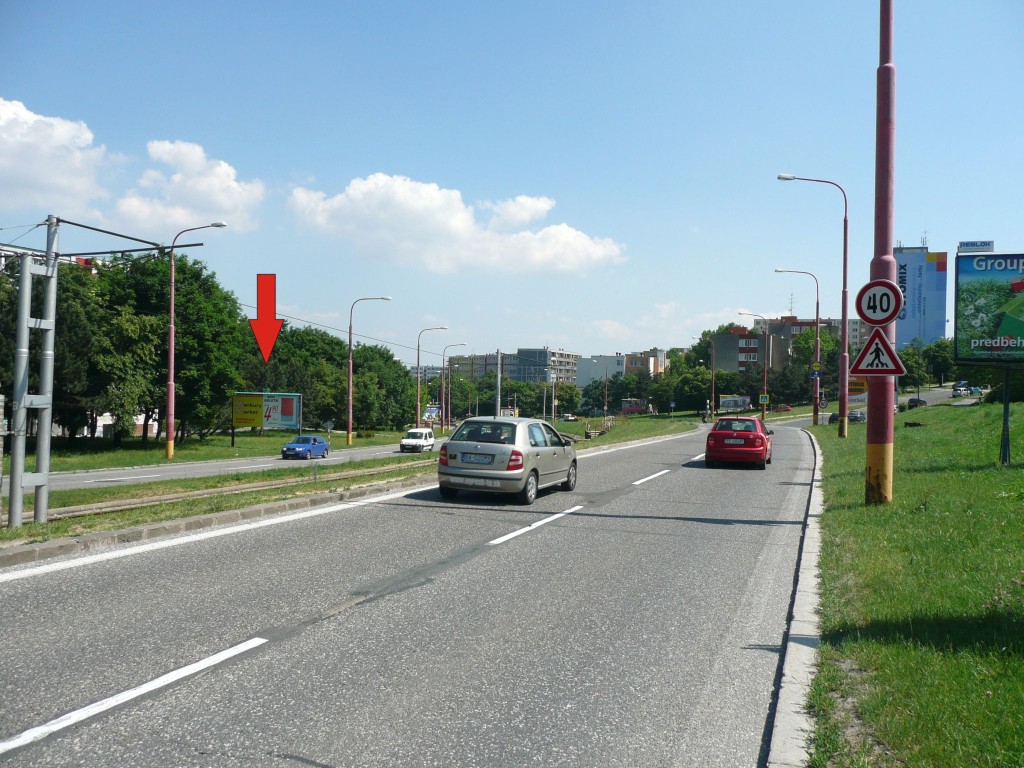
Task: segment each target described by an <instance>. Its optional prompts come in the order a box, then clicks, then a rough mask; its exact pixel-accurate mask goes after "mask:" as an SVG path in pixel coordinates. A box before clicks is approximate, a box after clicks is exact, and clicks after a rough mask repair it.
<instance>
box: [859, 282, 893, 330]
mask: <svg viewBox="0 0 1024 768" xmlns="http://www.w3.org/2000/svg"><path fill="white" fill-rule="evenodd" d="M902 309H903V292H902V291H901V290H900V287H899V286H898V285H896V283H894V282H893V281H892V280H872V281H871V282H869V283H868V284H867V285H865V286H864V287H863V288H861V289H860V291H859V292H858V293H857V314H858V315H860V319H861V320H863V321H864V322H865V323H867V324H868V325H888V324H889V323H891V322H892V321H893V320H895V319H896V318H897V316H899V314H900V310H902Z"/></svg>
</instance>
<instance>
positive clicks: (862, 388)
mask: <svg viewBox="0 0 1024 768" xmlns="http://www.w3.org/2000/svg"><path fill="white" fill-rule="evenodd" d="M867 391H868V380H867V379H862V378H858V377H857V376H851V377H850V381H849V382H848V387H847V392H848V393H849V394H851V395H865V394H867Z"/></svg>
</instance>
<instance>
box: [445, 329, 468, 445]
mask: <svg viewBox="0 0 1024 768" xmlns="http://www.w3.org/2000/svg"><path fill="white" fill-rule="evenodd" d="M464 346H466V342H464V341H460V342H459V343H458V344H448V345H446V346H445V348H444V349H443V350H441V429H442V431H443V430H444V425H445V424H446V423H447V422H446V421H445V419H446V418H447V420H448V421H451V418H452V414H451V409H450V408H446V407H445V399H444V372H445V370H446V368H445V364H444V358H445V355H446V354H447V353H448V347H464ZM449 378H450V377H449ZM450 387H451V384H450V383H449V388H450Z"/></svg>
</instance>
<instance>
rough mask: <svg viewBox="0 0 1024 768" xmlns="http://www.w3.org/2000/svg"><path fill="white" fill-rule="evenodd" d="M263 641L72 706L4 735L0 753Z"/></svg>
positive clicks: (259, 639) (256, 640)
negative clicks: (42, 721)
mask: <svg viewBox="0 0 1024 768" xmlns="http://www.w3.org/2000/svg"><path fill="white" fill-rule="evenodd" d="M265 642H267V641H266V640H265V639H264V638H262V637H254V638H252V639H251V640H246V641H245V642H244V643H239V644H238V645H235V646H232V647H231V648H228V649H226V650H223V651H221V652H220V653H215V654H213V656H207V657H206V658H205V659H202V660H200V661H197V662H195V663H194V664H189V665H188V666H187V667H181V668H180V669H176V670H174V671H173V672H168V673H167V674H166V675H162V676H160V677H158V678H156V679H155V680H150V681H149V682H148V683H144V684H142V685H140V686H138V687H137V688H132V689H131V690H130V691H123V692H121V693H118V694H116V695H115V696H111V697H109V698H106V699H103V700H102V701H97V702H95V703H93V704H89V705H88V706H85V707H82V708H81V709H76V710H75V711H74V712H69V713H68V714H66V715H62V716H61V717H58V718H56V719H55V720H51V721H50V722H48V723H44V724H43V725H40V726H36V727H35V728H29V729H28V730H27V731H25V732H23V733H21V734H19V735H17V736H15V737H14V738H11V739H7V740H6V741H0V755H2V754H4V753H5V752H10V751H11V750H12V749H18V748H19V747H24V746H25V745H27V744H31V743H33V742H36V741H39V740H41V739H45V738H46V737H47V736H49V735H50V734H52V733H56V732H57V731H62V730H64V729H65V728H69V727H71V726H72V725H75V724H76V723H80V722H82V721H83V720H87V719H89V718H90V717H93V716H94V715H98V714H100V713H101V712H106V711H107V710H108V709H113V708H114V707H117V706H120V705H121V704H124V703H125V702H128V701H131V700H132V699H135V698H138V697H139V696H142V695H144V694H147V693H150V692H151V691H155V690H158V689H160V688H164V687H166V686H168V685H170V684H171V683H174V682H177V681H178V680H181V679H182V678H185V677H189V676H190V675H194V674H196V673H197V672H202V671H203V670H204V669H209V668H210V667H213V666H216V665H217V664H220V663H222V662H225V661H227V660H228V659H230V658H233V657H235V656H237V655H238V654H240V653H245V652H246V651H248V650H251V649H252V648H256V647H258V646H260V645H263V643H265Z"/></svg>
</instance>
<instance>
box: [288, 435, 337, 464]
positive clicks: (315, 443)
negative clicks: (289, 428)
mask: <svg viewBox="0 0 1024 768" xmlns="http://www.w3.org/2000/svg"><path fill="white" fill-rule="evenodd" d="M327 453H328V445H327V441H326V440H324V439H323V438H322V437H317V436H316V435H299V436H298V437H293V438H292V439H291V442H289V443H286V444H285V446H284V447H283V448H282V449H281V458H282V459H326V458H327Z"/></svg>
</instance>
